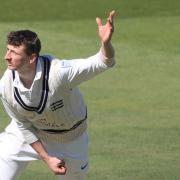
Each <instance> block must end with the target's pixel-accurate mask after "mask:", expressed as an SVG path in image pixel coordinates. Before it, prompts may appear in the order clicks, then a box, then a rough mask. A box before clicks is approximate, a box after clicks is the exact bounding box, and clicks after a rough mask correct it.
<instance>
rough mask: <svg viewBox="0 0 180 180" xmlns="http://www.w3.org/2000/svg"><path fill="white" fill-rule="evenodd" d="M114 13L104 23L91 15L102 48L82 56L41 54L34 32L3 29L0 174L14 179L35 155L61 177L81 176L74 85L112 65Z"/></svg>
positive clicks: (83, 143)
mask: <svg viewBox="0 0 180 180" xmlns="http://www.w3.org/2000/svg"><path fill="white" fill-rule="evenodd" d="M114 15H115V11H111V12H110V13H109V16H108V19H107V22H106V24H105V25H103V24H102V21H101V19H100V18H96V22H97V25H98V30H99V37H100V40H101V48H100V50H99V51H98V52H97V53H96V54H95V55H93V56H91V57H88V58H86V59H74V60H59V59H56V58H54V57H52V56H49V55H46V56H41V55H40V50H41V42H40V40H39V38H38V36H37V34H36V33H35V32H32V31H30V30H19V31H12V32H10V33H9V34H8V36H7V52H6V55H5V60H6V61H7V70H6V71H5V73H4V75H3V77H2V78H1V80H0V97H1V100H2V103H3V105H4V108H5V110H6V112H7V114H8V115H9V117H10V118H11V119H12V120H11V122H10V124H9V125H8V126H7V127H6V129H5V131H4V132H3V133H1V134H0V179H1V180H14V179H16V178H17V177H18V175H19V174H20V173H21V172H22V170H23V169H24V168H25V167H26V166H27V164H28V162H29V161H32V160H37V159H41V160H43V161H44V163H45V164H46V165H47V166H48V168H49V169H50V170H51V171H52V172H53V173H54V174H56V175H57V177H58V178H59V179H61V180H85V178H86V174H87V170H88V135H87V117H88V116H87V106H86V104H85V102H84V99H83V96H82V94H81V92H80V91H79V89H78V85H79V84H81V83H82V82H84V81H87V80H89V79H91V78H93V77H94V76H96V75H98V74H100V73H101V72H103V71H105V70H107V69H109V68H111V67H113V66H114V64H115V58H114V48H113V46H112V44H111V37H112V34H113V31H114V26H113V17H114Z"/></svg>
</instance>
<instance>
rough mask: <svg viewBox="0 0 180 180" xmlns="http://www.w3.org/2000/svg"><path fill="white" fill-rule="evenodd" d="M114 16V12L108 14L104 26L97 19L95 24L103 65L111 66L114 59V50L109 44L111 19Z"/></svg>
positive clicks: (112, 28) (111, 30)
mask: <svg viewBox="0 0 180 180" xmlns="http://www.w3.org/2000/svg"><path fill="white" fill-rule="evenodd" d="M114 16H115V11H114V10H113V11H111V12H110V13H109V16H108V18H107V22H106V24H105V25H103V24H102V20H101V19H100V18H99V17H97V18H96V22H97V25H98V32H99V37H100V40H101V44H102V48H101V50H102V53H103V54H104V56H105V57H106V60H105V62H104V63H105V64H107V65H111V63H112V62H111V60H112V58H113V57H114V48H113V46H112V44H111V38H112V35H113V32H114V23H113V18H114Z"/></svg>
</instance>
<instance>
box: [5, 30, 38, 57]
mask: <svg viewBox="0 0 180 180" xmlns="http://www.w3.org/2000/svg"><path fill="white" fill-rule="evenodd" d="M7 44H10V45H13V46H20V45H22V44H23V45H25V47H26V54H27V55H29V56H30V55H31V54H33V53H35V54H37V55H38V56H39V53H40V51H41V41H40V39H39V38H38V35H37V34H36V33H35V32H33V31H30V30H19V31H11V32H10V33H9V34H8V35H7Z"/></svg>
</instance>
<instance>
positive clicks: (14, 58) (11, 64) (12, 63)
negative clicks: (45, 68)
mask: <svg viewBox="0 0 180 180" xmlns="http://www.w3.org/2000/svg"><path fill="white" fill-rule="evenodd" d="M4 58H5V60H6V61H7V66H8V69H10V70H17V71H20V70H23V69H22V68H23V67H25V66H26V64H27V63H29V56H28V55H27V54H26V52H25V46H24V45H20V46H13V45H10V44H8V45H7V52H6V54H5V57H4Z"/></svg>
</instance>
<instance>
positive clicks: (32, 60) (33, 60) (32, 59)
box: [29, 53, 37, 64]
mask: <svg viewBox="0 0 180 180" xmlns="http://www.w3.org/2000/svg"><path fill="white" fill-rule="evenodd" d="M36 59H37V54H35V53H33V54H31V55H30V56H29V63H30V64H33V63H35V62H36Z"/></svg>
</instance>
